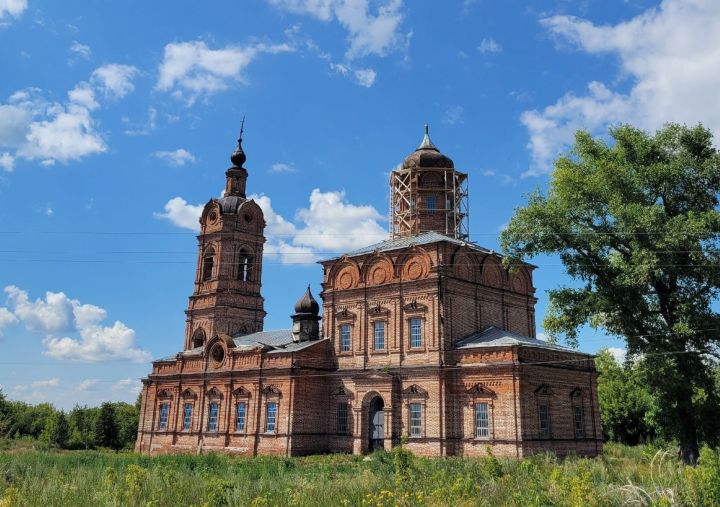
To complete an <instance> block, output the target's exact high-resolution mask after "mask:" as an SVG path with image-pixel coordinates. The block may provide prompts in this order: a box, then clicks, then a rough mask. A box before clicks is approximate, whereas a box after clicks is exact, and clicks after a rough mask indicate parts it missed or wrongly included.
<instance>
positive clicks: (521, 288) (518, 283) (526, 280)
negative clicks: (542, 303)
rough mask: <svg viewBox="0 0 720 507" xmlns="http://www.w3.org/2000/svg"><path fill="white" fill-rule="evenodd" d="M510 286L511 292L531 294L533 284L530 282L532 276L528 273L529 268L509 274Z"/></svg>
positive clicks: (521, 268) (519, 269)
mask: <svg viewBox="0 0 720 507" xmlns="http://www.w3.org/2000/svg"><path fill="white" fill-rule="evenodd" d="M509 285H510V290H512V291H513V292H517V293H519V294H527V293H529V292H530V290H531V287H532V282H531V281H530V275H529V274H528V272H527V268H525V267H524V266H523V267H519V268H517V269H515V270H512V271H510V272H509Z"/></svg>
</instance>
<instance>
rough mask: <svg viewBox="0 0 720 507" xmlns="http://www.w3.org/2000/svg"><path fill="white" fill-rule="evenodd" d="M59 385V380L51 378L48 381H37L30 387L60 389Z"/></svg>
mask: <svg viewBox="0 0 720 507" xmlns="http://www.w3.org/2000/svg"><path fill="white" fill-rule="evenodd" d="M59 385H60V379H59V378H51V379H48V380H36V381H34V382H31V383H30V387H32V388H33V389H36V388H40V387H58V386H59Z"/></svg>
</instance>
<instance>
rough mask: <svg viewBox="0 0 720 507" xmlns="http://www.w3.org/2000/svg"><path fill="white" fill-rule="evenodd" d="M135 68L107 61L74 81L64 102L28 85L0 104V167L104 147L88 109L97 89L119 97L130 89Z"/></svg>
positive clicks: (74, 156) (94, 104) (76, 156)
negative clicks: (83, 77)
mask: <svg viewBox="0 0 720 507" xmlns="http://www.w3.org/2000/svg"><path fill="white" fill-rule="evenodd" d="M136 72H137V69H135V67H131V66H129V65H119V64H109V65H104V66H102V67H99V68H97V69H95V71H94V72H93V73H92V74H91V76H90V79H89V80H88V81H81V82H79V83H77V84H76V85H75V86H74V87H73V88H72V89H71V90H70V91H68V94H67V100H66V101H65V102H54V101H49V100H47V99H46V98H45V97H43V93H42V90H40V89H37V88H27V89H24V90H18V91H16V92H15V93H13V94H12V95H11V96H10V97H9V98H8V100H7V102H6V103H4V104H0V148H6V149H9V150H14V151H4V152H2V154H0V167H1V168H2V169H4V170H5V171H11V170H12V169H13V168H14V166H15V163H16V161H17V159H18V158H22V159H25V160H39V161H40V162H41V163H42V164H43V165H46V166H50V165H54V163H55V161H58V162H62V163H68V162H72V161H76V160H80V159H83V158H85V157H87V156H90V155H93V154H97V153H102V152H104V151H106V150H107V146H106V144H105V141H104V139H103V137H102V135H101V134H100V132H99V131H98V129H97V121H96V120H95V118H93V113H94V112H95V111H96V110H97V109H99V108H100V101H99V100H98V94H100V95H101V96H103V97H117V98H120V97H123V96H125V95H127V94H128V93H130V92H131V91H132V89H133V85H132V81H131V80H132V77H133V75H134V74H135V73H136Z"/></svg>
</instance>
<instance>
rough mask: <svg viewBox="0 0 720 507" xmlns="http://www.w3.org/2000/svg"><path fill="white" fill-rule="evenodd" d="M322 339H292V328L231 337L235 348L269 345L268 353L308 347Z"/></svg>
mask: <svg viewBox="0 0 720 507" xmlns="http://www.w3.org/2000/svg"><path fill="white" fill-rule="evenodd" d="M321 341H322V340H310V341H303V342H295V341H293V335H292V329H276V330H274V331H259V332H257V333H250V334H243V335H237V336H234V337H233V342H234V343H235V347H236V348H255V347H258V346H260V347H269V348H270V350H269V351H268V353H270V354H272V353H273V352H277V353H280V352H295V351H298V350H302V349H304V348H305V347H309V346H310V345H313V344H315V343H318V342H321Z"/></svg>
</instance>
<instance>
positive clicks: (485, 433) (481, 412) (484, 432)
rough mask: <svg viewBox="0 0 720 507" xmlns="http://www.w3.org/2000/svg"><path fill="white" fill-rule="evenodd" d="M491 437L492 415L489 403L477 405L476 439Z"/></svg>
mask: <svg viewBox="0 0 720 507" xmlns="http://www.w3.org/2000/svg"><path fill="white" fill-rule="evenodd" d="M489 436H490V413H489V411H488V404H487V402H483V403H476V404H475V438H488V437H489Z"/></svg>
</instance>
